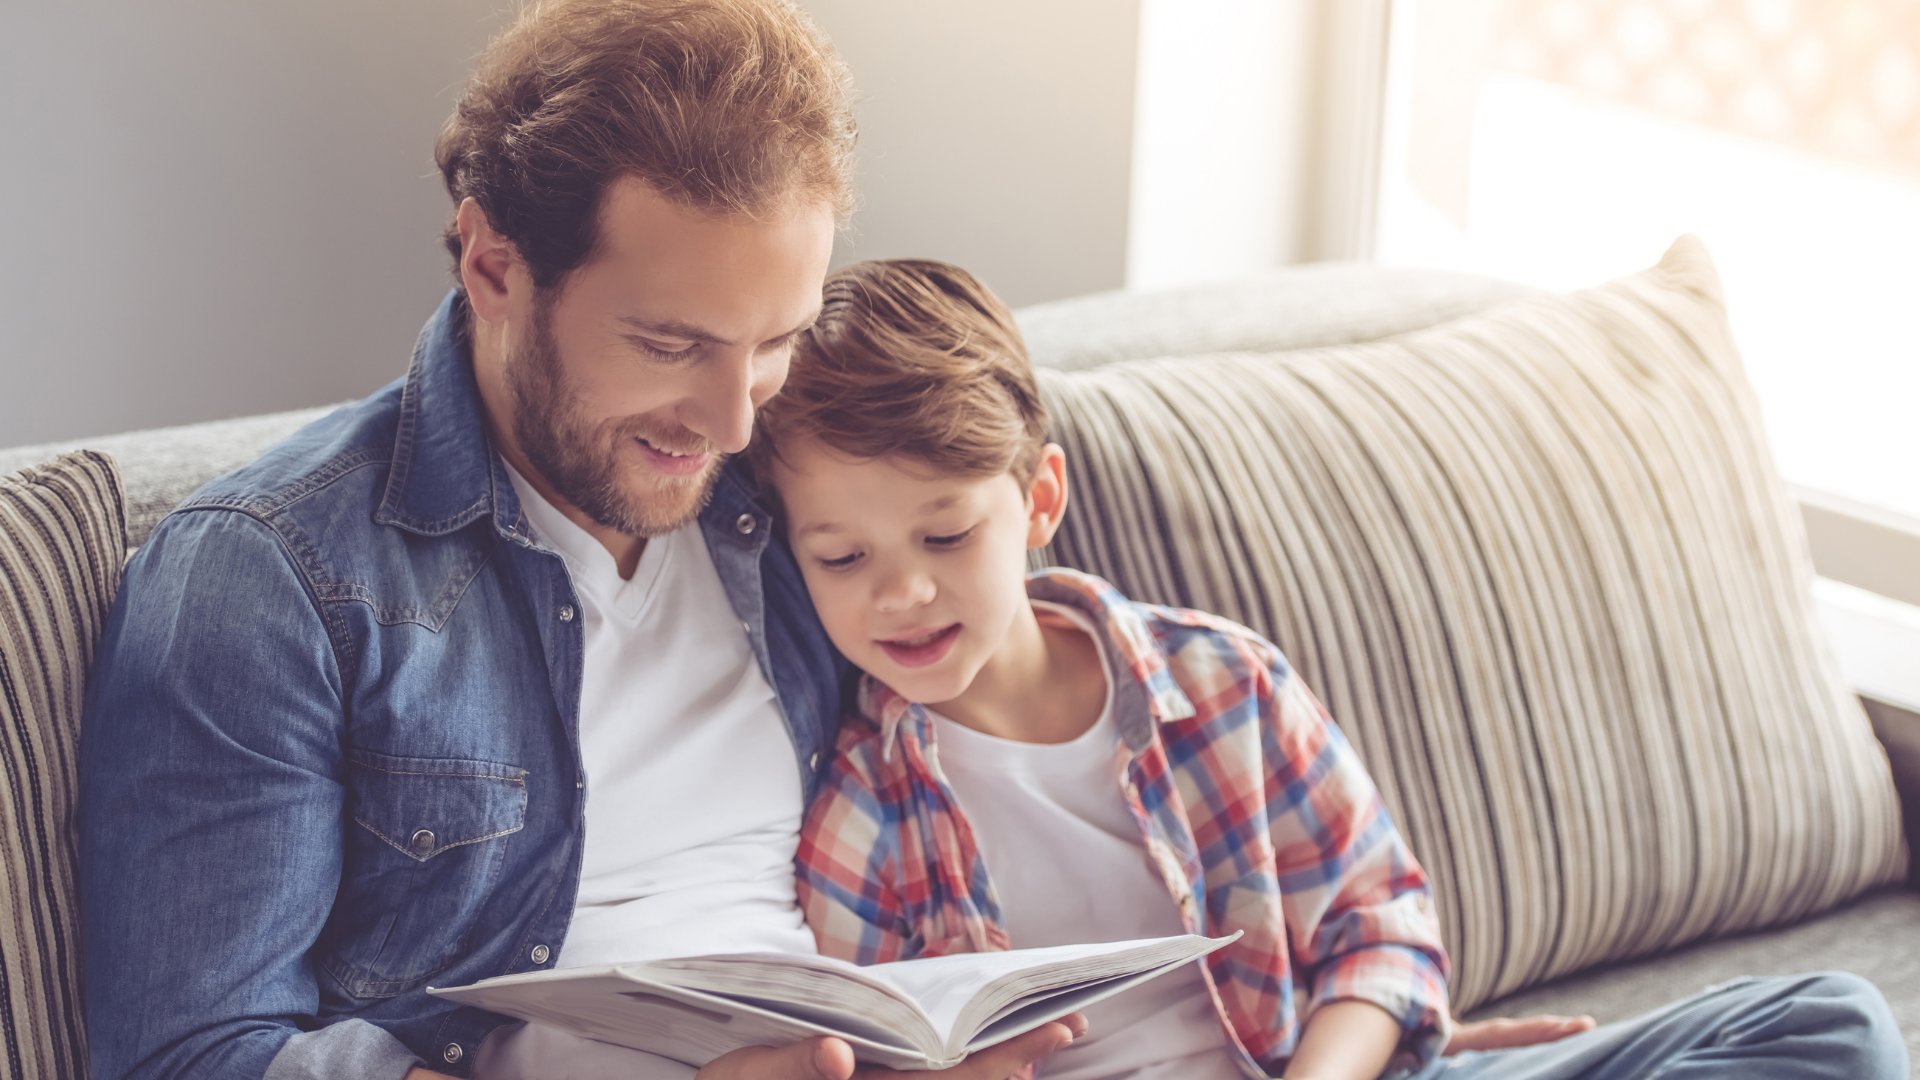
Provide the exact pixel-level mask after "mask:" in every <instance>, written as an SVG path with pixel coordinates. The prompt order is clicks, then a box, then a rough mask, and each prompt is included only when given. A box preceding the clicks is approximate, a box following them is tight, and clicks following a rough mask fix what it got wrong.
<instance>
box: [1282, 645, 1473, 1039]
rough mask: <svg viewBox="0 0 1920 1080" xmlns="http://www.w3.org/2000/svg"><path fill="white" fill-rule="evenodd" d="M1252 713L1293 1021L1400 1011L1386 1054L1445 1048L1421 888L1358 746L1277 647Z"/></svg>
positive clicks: (1432, 940)
mask: <svg viewBox="0 0 1920 1080" xmlns="http://www.w3.org/2000/svg"><path fill="white" fill-rule="evenodd" d="M1268 671H1269V674H1268V679H1269V681H1270V683H1271V685H1270V686H1269V687H1268V688H1267V694H1266V699H1265V701H1264V702H1263V705H1262V714H1263V715H1262V721H1263V724H1264V726H1265V728H1266V736H1265V738H1266V741H1267V744H1268V746H1267V753H1268V755H1269V758H1268V760H1269V765H1270V768H1269V771H1268V774H1267V776H1268V778H1267V792H1266V796H1267V805H1268V822H1269V827H1270V829H1271V833H1272V837H1273V846H1274V855H1275V862H1276V869H1277V872H1278V875H1279V884H1280V895H1281V904H1282V908H1283V911H1284V914H1285V918H1286V925H1287V934H1288V938H1289V946H1290V949H1291V951H1292V953H1293V958H1294V961H1295V964H1296V967H1297V970H1298V971H1300V972H1302V973H1304V974H1305V976H1306V983H1307V986H1308V989H1309V994H1308V1000H1307V1003H1306V1007H1305V1008H1304V1009H1303V1010H1302V1012H1301V1016H1302V1018H1303V1020H1305V1021H1308V1022H1310V1021H1311V1018H1312V1015H1313V1012H1314V1010H1316V1009H1318V1008H1319V1007H1320V1006H1322V1005H1326V1004H1329V1003H1331V1002H1334V1001H1341V1000H1359V1001H1366V1002H1371V1003H1372V1004H1375V1005H1378V1006H1380V1007H1381V1008H1383V1009H1385V1010H1386V1011H1387V1012H1388V1013H1390V1014H1392V1015H1393V1016H1394V1017H1395V1018H1396V1019H1398V1020H1399V1021H1400V1026H1401V1029H1402V1031H1404V1032H1405V1037H1404V1039H1403V1041H1402V1042H1401V1045H1400V1048H1399V1050H1400V1053H1399V1055H1398V1057H1397V1058H1396V1064H1398V1065H1403V1066H1409V1067H1416V1068H1417V1067H1418V1066H1420V1065H1424V1064H1425V1063H1427V1062H1429V1061H1431V1060H1432V1059H1433V1058H1434V1057H1436V1056H1438V1055H1439V1054H1440V1052H1441V1051H1442V1050H1443V1049H1444V1048H1445V1046H1446V1042H1447V1039H1448V1037H1449V1035H1450V1025H1451V1019H1450V1017H1449V1015H1448V1004H1447V982H1446V980H1447V974H1448V968H1449V965H1448V960H1447V956H1446V952H1445V950H1444V949H1443V948H1442V946H1441V943H1440V926H1439V922H1438V920H1437V919H1436V918H1435V916H1434V912H1433V899H1432V890H1431V888H1430V887H1429V885H1428V883H1427V877H1426V873H1425V871H1423V870H1422V869H1421V868H1420V865H1419V863H1417V862H1415V861H1414V858H1413V854H1412V853H1411V852H1410V851H1408V849H1407V846H1406V843H1405V842H1404V841H1403V840H1402V839H1401V837H1400V833H1399V830H1397V829H1396V828H1395V827H1394V824H1393V821H1392V819H1391V818H1390V817H1389V815H1388V813H1387V808H1386V805H1385V804H1384V803H1383V802H1382V801H1381V799H1380V793H1379V791H1378V789H1376V788H1375V787H1374V784H1373V780H1372V778H1371V777H1370V776H1369V775H1368V774H1367V771H1366V767H1365V765H1364V764H1362V763H1361V760H1360V756H1359V755H1358V754H1357V753H1355V752H1354V750H1353V747H1352V746H1351V745H1350V744H1349V743H1348V742H1347V741H1346V738H1345V737H1344V736H1342V735H1341V734H1340V730H1339V729H1338V728H1337V727H1335V726H1334V725H1333V723H1332V721H1331V720H1330V719H1329V718H1328V716H1327V714H1326V711H1325V710H1324V709H1323V708H1322V707H1321V705H1320V703H1319V701H1318V700H1316V699H1315V698H1314V696H1313V693H1312V692H1311V691H1310V690H1308V689H1307V687H1306V686H1305V685H1304V684H1303V683H1302V681H1301V680H1300V679H1299V678H1298V677H1297V676H1296V675H1295V674H1294V673H1293V672H1292V671H1290V670H1289V669H1288V667H1287V665H1286V662H1285V661H1284V660H1283V659H1280V658H1279V656H1278V654H1277V652H1276V653H1275V655H1274V657H1273V662H1272V663H1271V664H1270V665H1269V669H1268Z"/></svg>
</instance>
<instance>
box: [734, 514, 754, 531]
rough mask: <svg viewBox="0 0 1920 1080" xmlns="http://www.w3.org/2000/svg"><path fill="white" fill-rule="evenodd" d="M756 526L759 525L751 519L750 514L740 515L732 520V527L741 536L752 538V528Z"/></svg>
mask: <svg viewBox="0 0 1920 1080" xmlns="http://www.w3.org/2000/svg"><path fill="white" fill-rule="evenodd" d="M758 524H760V523H759V522H757V521H755V520H754V519H753V515H752V514H741V515H740V516H739V517H737V518H734V519H733V527H734V528H736V529H739V530H740V535H741V536H752V535H753V529H754V526H756V525H758Z"/></svg>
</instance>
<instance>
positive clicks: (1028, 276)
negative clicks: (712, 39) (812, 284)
mask: <svg viewBox="0 0 1920 1080" xmlns="http://www.w3.org/2000/svg"><path fill="white" fill-rule="evenodd" d="M801 2H802V4H803V6H804V7H806V9H807V10H808V11H809V12H811V13H812V14H813V16H814V18H815V19H816V20H817V21H818V22H819V23H820V26H821V27H822V29H824V30H825V31H826V32H827V35H828V36H829V37H831V38H832V39H833V42H834V45H835V46H836V47H837V48H838V49H839V50H840V54H841V56H842V57H844V58H845V59H846V61H847V65H848V66H849V67H850V68H852V70H853V77H854V82H855V85H856V87H857V88H858V91H859V95H860V102H859V105H858V115H859V119H860V125H861V134H860V141H861V150H860V188H861V193H862V200H861V207H860V210H859V212H858V214H857V215H856V217H855V220H854V226H853V229H852V231H851V232H850V233H848V234H847V235H846V236H844V237H843V238H842V241H841V243H840V245H839V247H838V248H837V250H836V251H835V253H834V256H835V263H836V265H839V264H844V263H847V262H851V261H853V260H855V259H868V258H894V257H903V256H926V257H931V258H939V259H945V260H947V261H949V262H954V263H958V264H960V265H961V266H964V267H966V268H967V269H969V270H971V271H973V272H974V273H976V274H978V275H979V276H980V277H981V279H982V280H984V281H985V282H986V283H987V284H988V286H989V287H991V288H992V289H993V290H994V291H995V292H997V293H999V294H1000V296H1001V297H1002V298H1004V299H1005V300H1006V301H1007V302H1008V303H1011V304H1015V305H1019V304H1026V303H1032V302H1035V301H1040V300H1052V299H1056V298H1059V297H1063V296H1072V295H1075V294H1077V293H1083V292H1091V291H1095V290H1101V289H1115V288H1119V287H1120V286H1121V285H1122V284H1123V283H1124V281H1125V278H1126V248H1127V214H1128V199H1129V197H1130V178H1129V167H1130V163H1131V160H1132V154H1133V101H1134V82H1133V77H1134V62H1135V53H1136V50H1137V34H1138V29H1139V0H1043V2H1034V0H967V2H965V3H958V4H949V3H930V2H923V0H915V2H908V3H903V2H901V0H801Z"/></svg>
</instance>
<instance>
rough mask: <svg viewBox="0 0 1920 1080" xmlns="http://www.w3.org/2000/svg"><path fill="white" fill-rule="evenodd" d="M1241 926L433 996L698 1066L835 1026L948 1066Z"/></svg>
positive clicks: (697, 964)
mask: <svg viewBox="0 0 1920 1080" xmlns="http://www.w3.org/2000/svg"><path fill="white" fill-rule="evenodd" d="M1239 936H1240V935H1239V934H1235V935H1233V937H1222V938H1204V937H1199V936H1197V935H1192V934H1188V935H1184V936H1180V937H1168V938H1147V939H1143V940H1140V941H1111V942H1102V943H1100V944H1095V945H1059V946H1054V947H1051V948H1044V949H1016V950H1013V951H1010V952H997V953H966V954H961V955H956V956H938V957H931V958H929V959H924V960H903V961H900V962H898V963H892V964H875V965H873V966H872V967H856V966H854V965H853V964H849V963H846V962H844V961H840V960H832V959H828V958H827V957H823V956H803V955H789V954H780V953H739V954H734V955H724V956H696V957H688V958H685V959H676V960H656V961H652V962H649V963H643V964H614V965H611V966H606V967H584V968H566V969H563V970H559V971H534V972H528V973H527V974H524V975H502V976H500V977H499V978H496V979H484V980H482V981H480V982H477V983H473V984H472V985H470V986H458V987H452V988H449V989H433V988H429V989H428V991H427V992H428V993H431V994H437V995H439V996H440V997H444V998H448V999H451V1000H453V1001H457V1002H460V1003H461V1004H463V1005H473V1006H476V1007H478V1008H482V1009H488V1010H491V1011H493V1012H497V1013H505V1014H507V1015H508V1016H517V1017H520V1018H521V1019H523V1020H536V1021H539V1022H541V1023H545V1024H551V1025H553V1026H554V1027H559V1028H564V1029H566V1030H568V1031H571V1032H573V1033H575V1034H578V1035H585V1036H587V1037H588V1038H591V1039H599V1040H601V1041H602V1042H610V1043H617V1044H619V1045H621V1046H630V1047H633V1048H634V1049H636V1050H645V1051H647V1052H649V1053H653V1054H659V1055H660V1056H662V1057H669V1058H673V1059H674V1060H676V1061H683V1062H685V1063H687V1064H689V1065H693V1066H695V1067H699V1066H702V1065H705V1064H706V1063H707V1062H709V1061H712V1060H713V1059H714V1058H716V1057H719V1056H720V1055H721V1054H724V1053H726V1052H728V1051H729V1050H737V1049H739V1048H740V1047H743V1046H779V1045H783V1044H786V1043H790V1042H796V1041H798V1040H800V1039H806V1038H811V1037H813V1036H815V1035H837V1036H839V1037H841V1038H843V1039H845V1040H847V1042H848V1043H849V1044H850V1045H851V1046H852V1047H853V1052H854V1055H855V1056H856V1057H858V1058H859V1059H860V1060H861V1061H863V1062H866V1063H868V1064H872V1065H884V1066H887V1067H889V1068H894V1069H944V1068H947V1067H948V1066H950V1065H954V1064H956V1063H958V1062H959V1061H960V1059H961V1058H963V1057H965V1056H966V1055H967V1054H969V1053H971V1052H972V1051H974V1050H978V1049H981V1048H983V1047H988V1046H992V1045H994V1044H995V1043H998V1042H1002V1041H1005V1040H1006V1039H1010V1038H1012V1037H1013V1036H1015V1035H1018V1034H1020V1033H1021V1032H1024V1031H1031V1030H1032V1029H1034V1028H1036V1027H1039V1026H1040V1025H1041V1024H1044V1023H1046V1022H1047V1021H1049V1020H1054V1019H1058V1018H1059V1017H1062V1016H1065V1015H1066V1014H1067V1013H1070V1012H1073V1011H1075V1010H1076V1009H1080V1008H1083V1007H1085V1006H1086V1005H1089V1004H1091V1003H1093V1002H1095V1001H1099V1000H1100V999H1101V998H1105V997H1110V996H1112V995H1114V994H1117V993H1119V992H1120V991H1122V990H1125V989H1127V988H1128V987H1131V986H1136V985H1138V984H1140V983H1143V982H1145V981H1147V980H1148V979H1151V978H1153V977H1154V976H1156V975H1162V974H1165V973H1166V972H1169V971H1172V970H1174V969H1175V968H1178V967H1180V966H1181V965H1183V964H1188V963H1192V962H1193V961H1194V960H1196V959H1198V958H1200V957H1202V956H1205V955H1206V954H1208V953H1210V952H1212V951H1214V950H1215V949H1218V948H1220V947H1221V946H1224V945H1227V944H1229V943H1230V942H1232V941H1233V940H1234V939H1235V938H1238V937H1239Z"/></svg>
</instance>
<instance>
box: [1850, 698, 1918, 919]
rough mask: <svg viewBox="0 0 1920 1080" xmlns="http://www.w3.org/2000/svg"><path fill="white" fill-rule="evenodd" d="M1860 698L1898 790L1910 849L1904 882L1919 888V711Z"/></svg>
mask: <svg viewBox="0 0 1920 1080" xmlns="http://www.w3.org/2000/svg"><path fill="white" fill-rule="evenodd" d="M1860 700H1861V703H1862V704H1864V705H1865V706H1866V707H1867V716H1868V718H1869V719H1871V720H1872V721H1873V733H1874V734H1875V735H1876V736H1878V737H1879V739H1880V744H1881V745H1882V746H1885V747H1886V748H1887V761H1888V762H1889V763H1890V764H1891V765H1892V766H1893V786H1894V787H1895V788H1896V789H1898V790H1899V792H1900V808H1901V813H1902V817H1903V818H1904V819H1905V822H1906V830H1907V846H1908V849H1909V850H1910V851H1912V852H1914V857H1913V858H1912V859H1910V860H1909V863H1910V865H1909V867H1908V871H1907V881H1908V883H1909V884H1911V885H1913V886H1915V887H1916V888H1920V713H1916V712H1909V711H1908V710H1906V709H1902V708H1899V707H1897V706H1894V705H1889V704H1887V703H1886V702H1884V701H1875V700H1873V699H1872V698H1861V699H1860Z"/></svg>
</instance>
